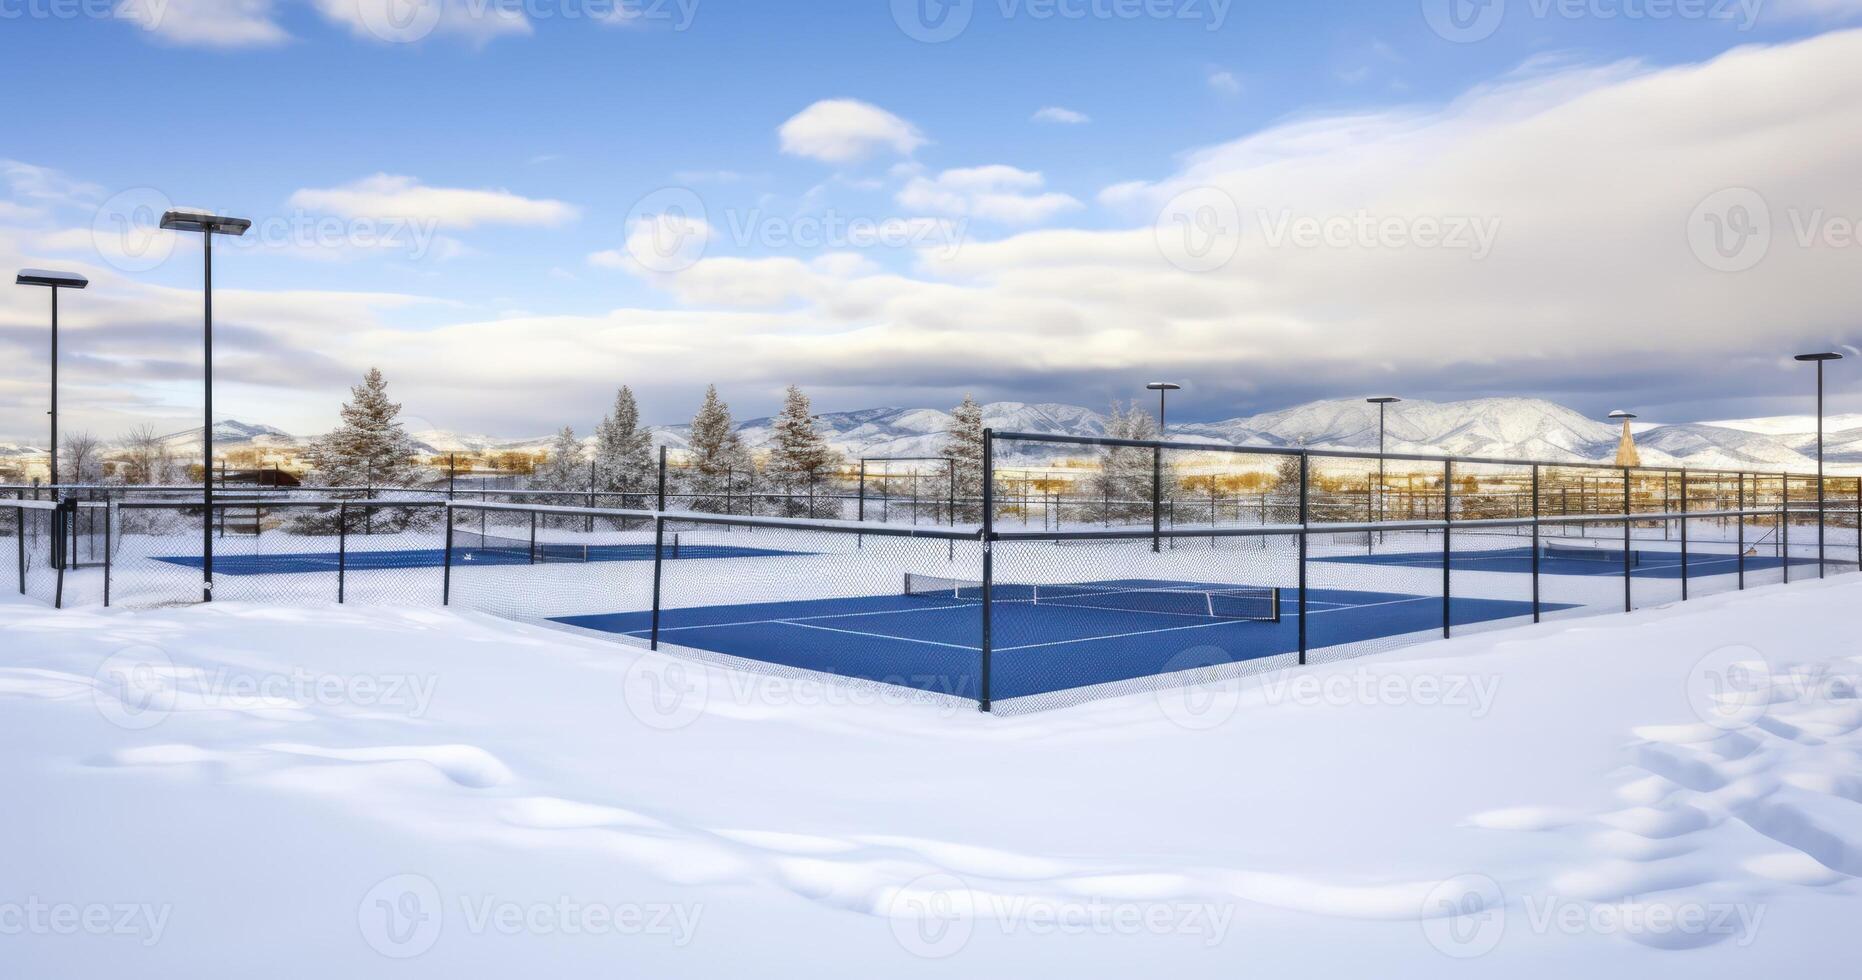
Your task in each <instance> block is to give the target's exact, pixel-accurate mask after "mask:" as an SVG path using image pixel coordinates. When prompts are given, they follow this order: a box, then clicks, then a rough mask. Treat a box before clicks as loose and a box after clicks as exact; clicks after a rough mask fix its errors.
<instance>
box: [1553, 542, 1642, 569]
mask: <svg viewBox="0 0 1862 980" xmlns="http://www.w3.org/2000/svg"><path fill="white" fill-rule="evenodd" d="M1545 557H1547V558H1557V559H1559V560H1561V561H1598V562H1605V563H1608V564H1613V565H1621V564H1622V563H1623V549H1621V548H1585V547H1580V546H1578V545H1569V544H1547V545H1545ZM1629 563H1630V564H1631V565H1640V564H1642V552H1640V551H1633V550H1632V551H1631V552H1630V553H1629Z"/></svg>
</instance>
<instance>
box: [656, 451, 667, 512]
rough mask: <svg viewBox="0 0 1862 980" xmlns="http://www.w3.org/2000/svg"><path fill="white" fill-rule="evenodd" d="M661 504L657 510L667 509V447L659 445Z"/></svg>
mask: <svg viewBox="0 0 1862 980" xmlns="http://www.w3.org/2000/svg"><path fill="white" fill-rule="evenodd" d="M658 499H659V504H658V506H656V507H655V508H654V509H655V510H661V511H663V510H665V509H666V447H665V446H661V447H659V498H658Z"/></svg>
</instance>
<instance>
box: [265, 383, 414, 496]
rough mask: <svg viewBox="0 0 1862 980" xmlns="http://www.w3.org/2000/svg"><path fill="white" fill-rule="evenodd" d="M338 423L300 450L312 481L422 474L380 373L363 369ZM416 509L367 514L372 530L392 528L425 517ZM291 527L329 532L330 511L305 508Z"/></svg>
mask: <svg viewBox="0 0 1862 980" xmlns="http://www.w3.org/2000/svg"><path fill="white" fill-rule="evenodd" d="M341 414H342V424H341V425H338V426H337V427H336V429H335V430H333V431H331V432H330V433H329V434H327V435H325V436H322V437H321V438H319V439H317V440H316V441H315V442H312V443H311V444H310V447H309V448H308V449H306V450H305V452H304V462H306V463H308V464H309V465H310V467H311V469H312V471H313V477H312V478H313V482H314V483H316V484H319V485H322V486H349V487H368V488H372V487H408V486H413V485H415V484H417V483H419V482H420V481H421V480H423V479H424V478H425V477H426V472H427V471H426V468H425V467H423V466H421V465H420V463H419V462H418V456H419V454H420V449H419V447H418V446H416V445H415V444H414V440H413V439H412V438H410V437H409V436H408V434H407V432H406V430H404V429H403V428H402V427H401V423H400V421H399V416H400V414H401V406H400V404H399V403H396V402H393V401H390V400H389V399H388V383H387V382H386V381H384V380H382V376H381V371H380V370H378V369H376V368H369V372H368V374H366V375H364V376H363V378H362V383H361V384H359V385H356V386H355V387H353V388H351V389H350V398H349V401H348V402H347V403H345V404H344V405H343V407H342V412H341ZM430 518H431V515H430V514H428V513H427V512H425V511H420V510H412V511H408V510H394V509H383V510H379V511H374V512H372V513H371V515H370V519H369V522H368V523H369V526H370V527H371V528H372V529H373V530H377V531H381V530H387V531H396V530H402V529H405V528H408V527H411V526H414V525H415V524H418V523H423V519H430ZM295 526H296V527H297V528H298V529H299V530H300V531H304V532H306V533H333V532H334V531H335V529H336V521H335V517H334V515H328V514H319V513H317V512H316V511H306V512H305V514H304V515H303V516H302V518H301V519H300V520H298V521H297V522H295Z"/></svg>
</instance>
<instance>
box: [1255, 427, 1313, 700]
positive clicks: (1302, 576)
mask: <svg viewBox="0 0 1862 980" xmlns="http://www.w3.org/2000/svg"><path fill="white" fill-rule="evenodd" d="M1311 469H1312V457H1310V456H1308V455H1306V451H1305V450H1303V449H1302V450H1300V513H1299V518H1300V537H1299V587H1300V602H1299V614H1300V629H1299V640H1300V665H1301V666H1305V664H1306V556H1307V548H1308V542H1307V536H1306V519H1307V516H1308V505H1309V503H1310V498H1309V495H1308V488H1307V484H1308V483H1309V482H1310V478H1311ZM1261 500H1262V501H1263V503H1262V506H1263V507H1265V506H1266V503H1265V501H1266V500H1267V498H1266V497H1265V496H1263V497H1262V498H1261ZM1263 517H1265V512H1263ZM1263 523H1265V520H1263Z"/></svg>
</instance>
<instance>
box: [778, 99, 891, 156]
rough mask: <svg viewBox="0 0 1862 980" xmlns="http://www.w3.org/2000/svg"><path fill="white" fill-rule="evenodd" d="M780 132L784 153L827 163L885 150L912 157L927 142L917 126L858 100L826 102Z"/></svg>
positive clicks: (800, 114)
mask: <svg viewBox="0 0 1862 980" xmlns="http://www.w3.org/2000/svg"><path fill="white" fill-rule="evenodd" d="M777 132H778V134H779V135H780V136H781V137H782V152H784V153H788V154H790V155H793V156H800V157H809V158H812V159H815V160H821V161H824V162H826V163H851V162H854V161H856V160H861V159H864V158H865V157H867V156H870V155H871V154H872V153H873V152H874V151H875V150H882V149H885V150H891V151H892V152H894V153H898V154H901V155H909V154H911V153H912V152H913V151H914V150H916V149H918V148H919V147H920V146H923V145H924V144H925V142H926V140H925V137H924V135H923V134H922V133H920V132H919V131H918V128H917V127H916V126H913V125H912V124H911V123H909V122H906V121H905V120H903V119H900V118H899V117H898V116H895V115H893V114H892V113H890V112H887V111H886V110H884V109H881V108H880V107H878V106H876V105H872V104H870V103H867V102H861V101H859V100H858V99H823V100H821V101H819V102H816V103H815V104H814V105H811V106H809V107H808V108H806V109H803V110H802V111H801V112H798V113H796V114H795V115H794V116H791V117H790V118H789V119H788V121H786V122H784V123H783V124H782V126H781V127H780V128H779V129H778V130H777Z"/></svg>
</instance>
